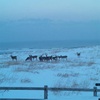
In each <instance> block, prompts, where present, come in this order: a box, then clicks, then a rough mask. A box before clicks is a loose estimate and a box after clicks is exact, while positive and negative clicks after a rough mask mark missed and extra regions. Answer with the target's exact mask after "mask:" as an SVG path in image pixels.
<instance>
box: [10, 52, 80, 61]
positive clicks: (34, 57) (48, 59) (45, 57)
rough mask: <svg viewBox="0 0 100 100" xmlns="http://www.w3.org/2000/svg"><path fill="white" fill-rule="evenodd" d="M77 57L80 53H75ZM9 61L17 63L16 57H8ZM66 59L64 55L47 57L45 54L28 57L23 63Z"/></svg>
mask: <svg viewBox="0 0 100 100" xmlns="http://www.w3.org/2000/svg"><path fill="white" fill-rule="evenodd" d="M76 54H77V56H78V57H79V56H80V54H81V53H78V52H77V53H76ZM10 57H11V59H12V60H16V61H17V56H13V55H10ZM67 57H68V56H66V55H60V56H48V55H47V54H46V55H45V56H44V55H41V56H39V57H38V56H37V55H34V56H33V55H29V56H28V57H27V58H26V59H25V61H32V60H34V59H35V60H37V59H39V61H57V60H60V59H66V60H67Z"/></svg>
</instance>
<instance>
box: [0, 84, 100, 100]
mask: <svg viewBox="0 0 100 100" xmlns="http://www.w3.org/2000/svg"><path fill="white" fill-rule="evenodd" d="M0 90H42V91H44V98H43V99H26V98H22V99H21V98H19V99H15V98H0V100H45V99H48V91H82V92H93V96H97V92H100V89H97V87H94V88H93V89H89V88H86V89H84V88H54V87H48V86H47V85H45V86H44V87H0Z"/></svg>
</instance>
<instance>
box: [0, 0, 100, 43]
mask: <svg viewBox="0 0 100 100" xmlns="http://www.w3.org/2000/svg"><path fill="white" fill-rule="evenodd" d="M41 40H42V41H45V40H84V41H85V40H100V0H0V42H14V41H15V42H16V41H41Z"/></svg>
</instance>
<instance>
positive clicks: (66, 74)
mask: <svg viewBox="0 0 100 100" xmlns="http://www.w3.org/2000/svg"><path fill="white" fill-rule="evenodd" d="M78 75H79V73H72V74H68V73H58V74H57V76H58V77H62V78H67V77H70V76H72V77H77V76H78Z"/></svg>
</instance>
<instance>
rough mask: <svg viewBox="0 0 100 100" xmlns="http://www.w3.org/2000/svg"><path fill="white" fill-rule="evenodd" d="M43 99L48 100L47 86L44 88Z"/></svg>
mask: <svg viewBox="0 0 100 100" xmlns="http://www.w3.org/2000/svg"><path fill="white" fill-rule="evenodd" d="M44 99H48V86H47V85H45V86H44Z"/></svg>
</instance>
